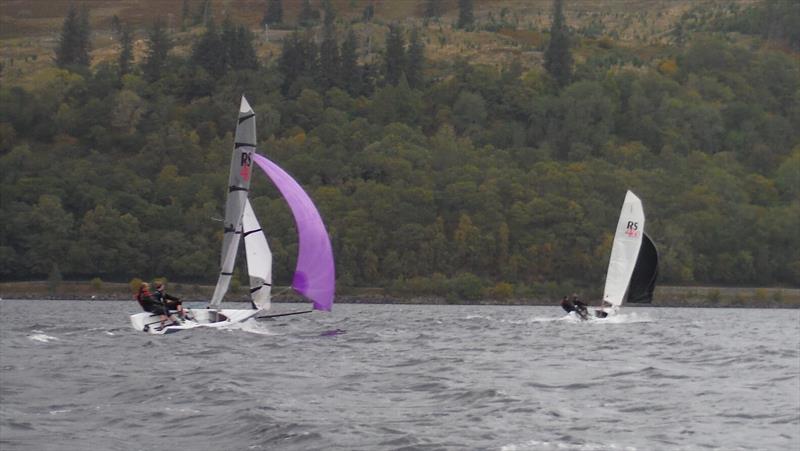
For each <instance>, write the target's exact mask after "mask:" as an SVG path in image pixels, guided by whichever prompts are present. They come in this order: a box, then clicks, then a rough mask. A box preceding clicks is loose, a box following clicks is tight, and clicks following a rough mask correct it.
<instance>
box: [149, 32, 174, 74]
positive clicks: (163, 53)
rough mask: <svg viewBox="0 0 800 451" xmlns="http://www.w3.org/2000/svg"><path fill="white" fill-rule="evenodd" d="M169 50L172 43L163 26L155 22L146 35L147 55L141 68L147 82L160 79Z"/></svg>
mask: <svg viewBox="0 0 800 451" xmlns="http://www.w3.org/2000/svg"><path fill="white" fill-rule="evenodd" d="M171 48H172V41H171V40H170V38H169V35H168V34H167V30H166V29H164V24H163V23H162V22H161V21H160V20H156V21H155V22H153V26H152V28H151V29H150V31H149V33H148V35H147V54H146V55H145V58H144V64H143V66H142V72H143V73H144V76H145V78H146V79H147V80H149V81H156V80H158V79H159V78H161V72H162V70H163V69H164V67H165V66H166V64H167V54H168V53H169V51H170V49H171Z"/></svg>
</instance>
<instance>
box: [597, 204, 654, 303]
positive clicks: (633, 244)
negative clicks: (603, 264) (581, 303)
mask: <svg viewBox="0 0 800 451" xmlns="http://www.w3.org/2000/svg"><path fill="white" fill-rule="evenodd" d="M643 235H644V209H643V208H642V201H641V200H639V198H638V197H636V195H635V194H633V193H632V192H631V191H628V193H627V194H626V195H625V202H624V203H623V204H622V211H621V212H620V215H619V222H617V229H616V232H615V233H614V244H613V245H612V246H611V258H610V259H609V262H608V272H607V273H606V286H605V289H604V290H603V293H604V294H603V301H604V302H606V303H608V304H610V305H612V306H613V307H615V308H616V307H619V306H620V305H622V302H623V301H624V300H625V294H626V292H627V290H628V284H629V283H630V280H631V276H632V275H633V269H634V267H635V266H636V259H637V257H638V256H639V249H640V248H641V246H642V236H643Z"/></svg>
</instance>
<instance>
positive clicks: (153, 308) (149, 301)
mask: <svg viewBox="0 0 800 451" xmlns="http://www.w3.org/2000/svg"><path fill="white" fill-rule="evenodd" d="M136 300H137V301H138V302H139V305H141V306H142V309H143V310H144V311H145V312H150V313H153V314H156V315H160V316H161V318H160V319H161V328H162V329H163V328H164V324H165V323H166V322H167V320H168V319H169V310H168V309H167V307H166V306H165V305H164V303H162V302H161V301H157V300H155V299H154V298H153V295H152V294H151V293H150V284H149V283H147V282H142V284H141V285H139V291H138V292H137V293H136Z"/></svg>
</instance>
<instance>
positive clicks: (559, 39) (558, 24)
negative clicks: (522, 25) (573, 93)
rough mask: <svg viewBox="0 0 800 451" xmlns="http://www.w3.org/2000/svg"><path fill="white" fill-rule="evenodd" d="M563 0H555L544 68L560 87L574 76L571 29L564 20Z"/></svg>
mask: <svg viewBox="0 0 800 451" xmlns="http://www.w3.org/2000/svg"><path fill="white" fill-rule="evenodd" d="M563 8H564V5H563V0H553V23H552V25H551V26H550V43H549V44H548V45H547V50H545V52H544V68H545V69H546V70H547V72H548V73H549V74H550V76H552V77H553V79H555V81H556V83H558V86H559V87H564V86H566V85H567V84H569V81H570V78H572V54H570V51H569V30H567V24H566V23H565V21H564V11H563Z"/></svg>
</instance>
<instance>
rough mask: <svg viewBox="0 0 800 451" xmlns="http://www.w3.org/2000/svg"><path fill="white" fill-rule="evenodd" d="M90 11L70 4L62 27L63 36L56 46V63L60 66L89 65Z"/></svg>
mask: <svg viewBox="0 0 800 451" xmlns="http://www.w3.org/2000/svg"><path fill="white" fill-rule="evenodd" d="M90 33H91V31H90V29H89V12H88V11H87V10H86V9H81V11H80V12H79V11H78V9H77V8H76V7H75V5H70V7H69V10H68V11H67V17H65V18H64V24H63V26H62V27H61V38H60V40H59V43H58V48H56V65H58V67H68V66H88V65H89V62H90V57H89V50H90V43H89V36H90Z"/></svg>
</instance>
